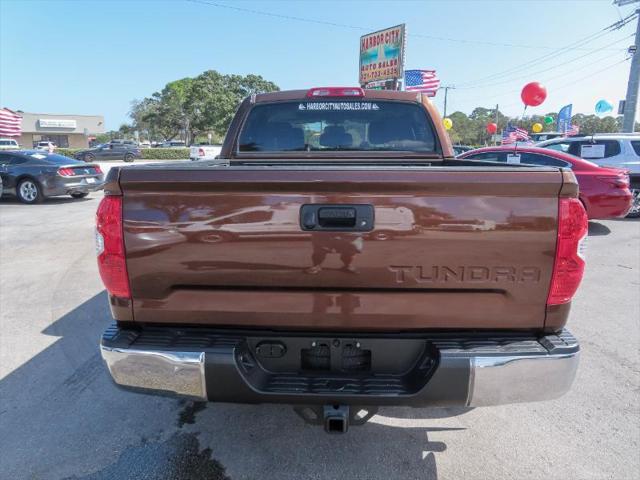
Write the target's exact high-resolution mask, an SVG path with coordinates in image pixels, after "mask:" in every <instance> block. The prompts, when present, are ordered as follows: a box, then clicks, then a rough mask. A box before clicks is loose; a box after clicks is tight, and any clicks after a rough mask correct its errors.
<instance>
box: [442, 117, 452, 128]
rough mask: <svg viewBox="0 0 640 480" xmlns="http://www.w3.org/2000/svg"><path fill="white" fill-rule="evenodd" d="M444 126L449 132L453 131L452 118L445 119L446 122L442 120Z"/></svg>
mask: <svg viewBox="0 0 640 480" xmlns="http://www.w3.org/2000/svg"><path fill="white" fill-rule="evenodd" d="M442 124H443V125H444V128H446V129H447V130H451V129H452V128H453V122H452V121H451V119H450V118H445V119H444V120H442Z"/></svg>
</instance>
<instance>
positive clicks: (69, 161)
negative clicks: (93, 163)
mask: <svg viewBox="0 0 640 480" xmlns="http://www.w3.org/2000/svg"><path fill="white" fill-rule="evenodd" d="M29 156H30V157H33V158H35V159H36V160H43V161H45V162H47V163H52V164H54V165H74V164H76V163H77V164H83V163H84V162H80V161H79V160H74V159H73V158H69V157H65V156H64V155H56V154H55V153H53V154H46V153H44V152H37V153H31V154H29Z"/></svg>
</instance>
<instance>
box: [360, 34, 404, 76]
mask: <svg viewBox="0 0 640 480" xmlns="http://www.w3.org/2000/svg"><path fill="white" fill-rule="evenodd" d="M404 39H405V32H404V24H402V25H396V26H395V27H391V28H387V29H385V30H380V31H378V32H373V33H368V34H367V35H363V36H362V37H360V85H365V84H368V83H371V82H380V81H384V80H393V79H401V78H402V76H403V68H404Z"/></svg>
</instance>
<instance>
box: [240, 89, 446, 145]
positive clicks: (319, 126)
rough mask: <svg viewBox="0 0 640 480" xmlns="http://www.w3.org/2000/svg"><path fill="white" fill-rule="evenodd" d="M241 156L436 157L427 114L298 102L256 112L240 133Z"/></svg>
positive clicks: (396, 106) (371, 105)
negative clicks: (429, 154)
mask: <svg viewBox="0 0 640 480" xmlns="http://www.w3.org/2000/svg"><path fill="white" fill-rule="evenodd" d="M238 148H239V151H240V152H300V151H307V152H311V151H412V152H435V151H436V140H435V135H434V132H433V127H432V125H431V123H430V122H429V120H428V118H427V115H426V112H425V111H424V109H423V108H422V107H420V106H419V105H417V104H411V103H401V102H389V101H364V100H363V101H355V100H344V101H337V100H335V99H333V100H327V101H317V100H313V101H311V100H310V101H306V100H303V101H298V102H279V103H273V104H267V105H258V106H256V107H254V108H253V109H252V110H251V112H250V113H249V116H248V118H247V121H246V123H245V126H244V128H243V130H242V133H241V134H240V140H239V146H238Z"/></svg>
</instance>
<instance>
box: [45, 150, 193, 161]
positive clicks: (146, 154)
mask: <svg viewBox="0 0 640 480" xmlns="http://www.w3.org/2000/svg"><path fill="white" fill-rule="evenodd" d="M81 150H86V149H84V148H56V150H55V153H57V154H58V155H64V156H65V157H69V158H75V155H76V153H78V152H79V151H81ZM140 151H141V152H142V159H143V160H184V159H187V158H189V149H188V148H141V149H140ZM98 160H100V159H99V158H98Z"/></svg>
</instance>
